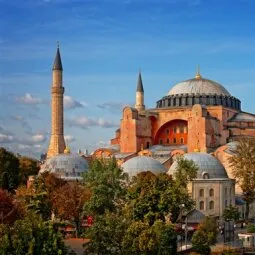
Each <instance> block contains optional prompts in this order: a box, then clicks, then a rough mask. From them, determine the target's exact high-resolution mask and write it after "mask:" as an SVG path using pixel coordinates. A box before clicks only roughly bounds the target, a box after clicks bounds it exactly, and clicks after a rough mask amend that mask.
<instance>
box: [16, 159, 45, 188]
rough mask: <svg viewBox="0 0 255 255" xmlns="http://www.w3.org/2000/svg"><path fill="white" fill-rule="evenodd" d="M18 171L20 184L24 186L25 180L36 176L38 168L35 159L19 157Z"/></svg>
mask: <svg viewBox="0 0 255 255" xmlns="http://www.w3.org/2000/svg"><path fill="white" fill-rule="evenodd" d="M19 169H20V182H21V183H22V184H24V185H26V183H27V179H28V177H29V176H30V175H37V174H38V172H39V170H40V166H39V162H38V160H36V159H32V158H28V157H19Z"/></svg>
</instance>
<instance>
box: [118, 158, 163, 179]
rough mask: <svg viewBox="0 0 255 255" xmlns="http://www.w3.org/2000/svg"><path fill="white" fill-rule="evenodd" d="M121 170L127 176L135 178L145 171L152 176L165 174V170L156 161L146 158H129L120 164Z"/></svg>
mask: <svg viewBox="0 0 255 255" xmlns="http://www.w3.org/2000/svg"><path fill="white" fill-rule="evenodd" d="M122 168H123V171H124V172H125V173H127V174H128V175H129V176H135V175H137V174H139V173H141V172H146V171H150V172H152V173H153V174H160V173H165V172H166V168H165V167H164V166H163V165H162V164H161V163H160V162H159V161H158V160H156V159H153V158H151V157H146V156H138V157H134V158H131V159H129V160H127V161H126V162H125V163H124V164H122Z"/></svg>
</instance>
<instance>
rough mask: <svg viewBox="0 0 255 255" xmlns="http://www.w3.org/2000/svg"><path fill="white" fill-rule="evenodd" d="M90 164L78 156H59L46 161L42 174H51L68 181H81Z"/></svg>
mask: <svg viewBox="0 0 255 255" xmlns="http://www.w3.org/2000/svg"><path fill="white" fill-rule="evenodd" d="M87 170H88V162H87V160H86V159H84V158H83V157H81V156H79V155H78V154H59V155H56V156H54V157H51V158H49V159H47V160H46V162H45V163H44V164H43V165H42V167H41V170H40V173H43V172H50V173H54V174H56V175H59V176H60V178H63V179H66V180H81V179H82V174H83V173H84V172H86V171H87Z"/></svg>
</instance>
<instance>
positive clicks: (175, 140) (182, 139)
mask: <svg viewBox="0 0 255 255" xmlns="http://www.w3.org/2000/svg"><path fill="white" fill-rule="evenodd" d="M171 142H172V143H177V139H176V138H173V140H172V141H171V139H169V138H167V139H166V143H167V144H169V143H171ZM159 143H160V144H163V140H162V139H160V141H159ZM180 144H184V138H183V137H181V138H180Z"/></svg>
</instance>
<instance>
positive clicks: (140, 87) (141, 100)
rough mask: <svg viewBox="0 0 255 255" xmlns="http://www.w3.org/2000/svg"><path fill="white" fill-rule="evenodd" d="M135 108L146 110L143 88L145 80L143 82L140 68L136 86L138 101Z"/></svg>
mask: <svg viewBox="0 0 255 255" xmlns="http://www.w3.org/2000/svg"><path fill="white" fill-rule="evenodd" d="M135 108H136V109H137V110H138V111H144V110H145V105H144V90H143V82H142V75H141V71H140V70H139V75H138V81H137V88H136V102H135Z"/></svg>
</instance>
